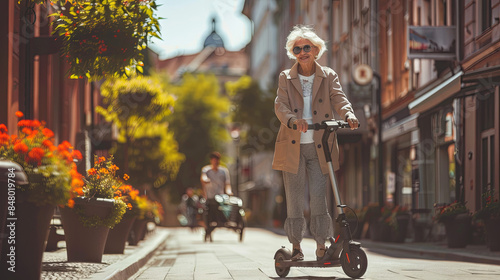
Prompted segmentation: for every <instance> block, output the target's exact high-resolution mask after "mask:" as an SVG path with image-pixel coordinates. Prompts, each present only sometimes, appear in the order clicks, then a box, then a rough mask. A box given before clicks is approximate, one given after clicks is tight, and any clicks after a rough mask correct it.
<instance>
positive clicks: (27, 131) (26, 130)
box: [22, 127, 33, 135]
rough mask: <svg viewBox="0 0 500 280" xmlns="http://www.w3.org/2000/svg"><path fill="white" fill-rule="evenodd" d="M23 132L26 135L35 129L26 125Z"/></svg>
mask: <svg viewBox="0 0 500 280" xmlns="http://www.w3.org/2000/svg"><path fill="white" fill-rule="evenodd" d="M22 132H23V133H24V134H26V135H31V133H32V132H33V130H31V128H28V127H25V128H23V130H22Z"/></svg>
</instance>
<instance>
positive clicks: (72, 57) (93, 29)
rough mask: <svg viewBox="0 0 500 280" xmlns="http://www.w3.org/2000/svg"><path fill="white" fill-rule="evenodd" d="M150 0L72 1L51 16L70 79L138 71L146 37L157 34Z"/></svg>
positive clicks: (157, 28) (153, 4)
mask: <svg viewBox="0 0 500 280" xmlns="http://www.w3.org/2000/svg"><path fill="white" fill-rule="evenodd" d="M154 10H156V4H155V1H154V0H140V1H119V0H118V1H101V0H99V1H98V0H84V1H81V2H75V3H74V5H73V6H71V7H70V8H69V9H68V10H64V11H60V12H57V13H55V14H52V16H54V17H56V18H57V20H56V21H55V24H56V28H55V32H57V33H58V34H59V35H60V36H62V40H63V47H62V50H61V51H62V55H63V56H64V58H65V59H66V60H67V61H68V63H69V65H70V69H69V74H70V75H69V76H70V78H73V79H78V78H80V79H81V78H83V77H87V78H89V79H100V78H103V77H111V76H130V75H131V74H132V73H134V72H135V71H139V72H142V66H143V65H144V64H143V62H142V60H143V50H145V49H146V47H147V43H148V38H150V37H151V36H155V37H157V38H159V36H158V33H159V24H158V20H157V19H156V18H155V17H154V13H153V12H154Z"/></svg>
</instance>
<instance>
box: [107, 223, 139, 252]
mask: <svg viewBox="0 0 500 280" xmlns="http://www.w3.org/2000/svg"><path fill="white" fill-rule="evenodd" d="M135 219H136V217H124V218H123V219H122V220H121V221H120V222H119V223H118V224H117V225H116V226H115V227H114V228H112V229H110V230H109V233H108V238H107V240H106V246H105V247H104V254H123V251H124V250H125V242H127V238H128V235H129V233H130V230H131V229H132V226H133V225H134V221H135Z"/></svg>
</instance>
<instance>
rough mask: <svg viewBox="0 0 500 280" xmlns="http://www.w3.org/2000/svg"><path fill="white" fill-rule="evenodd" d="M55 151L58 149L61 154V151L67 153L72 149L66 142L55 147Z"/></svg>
mask: <svg viewBox="0 0 500 280" xmlns="http://www.w3.org/2000/svg"><path fill="white" fill-rule="evenodd" d="M57 149H59V151H61V152H62V151H67V150H69V149H73V147H72V146H71V144H70V143H69V142H68V141H62V143H61V144H59V146H57Z"/></svg>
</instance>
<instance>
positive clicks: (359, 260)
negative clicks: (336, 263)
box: [340, 245, 368, 279]
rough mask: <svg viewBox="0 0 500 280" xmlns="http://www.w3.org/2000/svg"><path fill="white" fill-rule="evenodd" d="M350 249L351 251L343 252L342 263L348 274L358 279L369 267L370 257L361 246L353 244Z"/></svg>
mask: <svg viewBox="0 0 500 280" xmlns="http://www.w3.org/2000/svg"><path fill="white" fill-rule="evenodd" d="M349 250H350V252H349V253H347V252H342V255H341V257H340V263H341V264H342V270H344V273H345V274H347V276H349V277H351V278H355V279H357V278H360V277H362V276H363V275H364V274H365V272H366V269H367V268H368V258H367V257H366V253H365V251H363V249H361V248H360V247H359V246H356V245H351V246H350V247H349Z"/></svg>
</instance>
